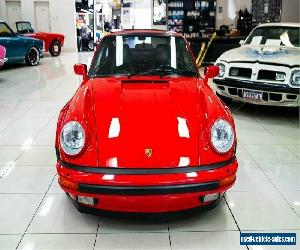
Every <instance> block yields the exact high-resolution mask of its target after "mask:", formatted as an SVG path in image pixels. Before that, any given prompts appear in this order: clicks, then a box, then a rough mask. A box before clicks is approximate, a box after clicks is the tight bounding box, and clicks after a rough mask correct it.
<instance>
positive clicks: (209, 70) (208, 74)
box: [204, 65, 220, 81]
mask: <svg viewBox="0 0 300 250" xmlns="http://www.w3.org/2000/svg"><path fill="white" fill-rule="evenodd" d="M204 72H205V75H204V76H205V81H207V80H208V79H209V78H214V77H216V76H218V75H219V72H220V69H219V67H218V66H215V65H214V66H209V67H206V68H205V71H204Z"/></svg>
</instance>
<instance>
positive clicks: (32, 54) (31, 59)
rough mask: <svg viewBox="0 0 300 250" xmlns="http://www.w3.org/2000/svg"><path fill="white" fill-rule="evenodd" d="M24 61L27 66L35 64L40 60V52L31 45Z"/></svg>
mask: <svg viewBox="0 0 300 250" xmlns="http://www.w3.org/2000/svg"><path fill="white" fill-rule="evenodd" d="M25 61H26V63H27V64H28V65H29V66H36V65H38V64H39V62H40V52H39V50H38V49H37V48H36V47H31V48H30V49H29V50H28V52H27V55H26V58H25Z"/></svg>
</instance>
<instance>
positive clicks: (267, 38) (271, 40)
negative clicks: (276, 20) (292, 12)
mask: <svg viewBox="0 0 300 250" xmlns="http://www.w3.org/2000/svg"><path fill="white" fill-rule="evenodd" d="M299 40H300V28H298V27H285V26H274V27H273V26H266V27H261V28H257V29H255V30H253V32H252V33H251V34H250V36H249V37H248V39H247V40H246V43H245V44H250V45H265V46H272V45H273V46H276V45H277V46H287V47H300V41H299Z"/></svg>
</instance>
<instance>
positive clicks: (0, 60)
mask: <svg viewBox="0 0 300 250" xmlns="http://www.w3.org/2000/svg"><path fill="white" fill-rule="evenodd" d="M7 60H8V59H7V58H2V59H0V66H2V65H3V64H4V63H6V62H7Z"/></svg>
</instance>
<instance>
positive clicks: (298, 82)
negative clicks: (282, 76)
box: [291, 70, 300, 87]
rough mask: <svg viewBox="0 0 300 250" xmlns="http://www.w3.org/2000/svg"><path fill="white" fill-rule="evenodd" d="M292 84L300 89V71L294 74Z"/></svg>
mask: <svg viewBox="0 0 300 250" xmlns="http://www.w3.org/2000/svg"><path fill="white" fill-rule="evenodd" d="M291 84H292V85H293V86H297V87H300V70H296V71H294V72H293V73H292V77H291Z"/></svg>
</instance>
